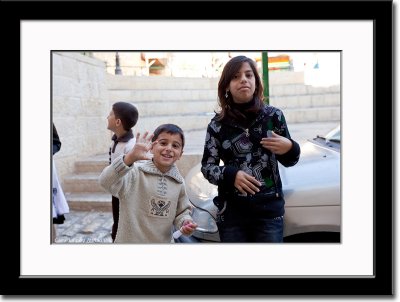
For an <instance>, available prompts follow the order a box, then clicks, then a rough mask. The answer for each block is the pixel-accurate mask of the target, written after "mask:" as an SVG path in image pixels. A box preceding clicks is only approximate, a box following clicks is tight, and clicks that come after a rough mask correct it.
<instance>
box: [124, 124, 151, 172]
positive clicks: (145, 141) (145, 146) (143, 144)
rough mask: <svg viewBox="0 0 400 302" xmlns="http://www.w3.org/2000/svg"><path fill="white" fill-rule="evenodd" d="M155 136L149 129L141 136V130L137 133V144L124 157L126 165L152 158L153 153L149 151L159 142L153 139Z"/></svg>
mask: <svg viewBox="0 0 400 302" xmlns="http://www.w3.org/2000/svg"><path fill="white" fill-rule="evenodd" d="M153 136H154V134H151V135H149V132H148V131H146V132H145V133H144V134H143V136H142V137H140V133H139V132H138V133H137V134H136V143H135V146H134V147H133V148H132V150H131V151H129V152H128V153H127V154H126V155H125V157H124V162H125V164H126V165H128V166H130V165H132V164H133V163H134V162H135V161H138V160H146V159H151V158H152V156H151V154H149V151H150V150H151V147H152V146H153V145H154V144H155V143H156V142H157V141H154V142H152V141H151V139H152V138H153Z"/></svg>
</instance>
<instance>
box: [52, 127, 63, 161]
mask: <svg viewBox="0 0 400 302" xmlns="http://www.w3.org/2000/svg"><path fill="white" fill-rule="evenodd" d="M60 149H61V141H60V137H59V136H58V133H57V129H56V126H54V124H53V155H54V154H56V153H57V152H58V151H60Z"/></svg>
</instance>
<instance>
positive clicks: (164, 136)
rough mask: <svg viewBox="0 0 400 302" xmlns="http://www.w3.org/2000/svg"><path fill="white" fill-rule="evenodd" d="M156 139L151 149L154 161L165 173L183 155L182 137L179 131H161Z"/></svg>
mask: <svg viewBox="0 0 400 302" xmlns="http://www.w3.org/2000/svg"><path fill="white" fill-rule="evenodd" d="M156 141H157V143H155V144H154V145H153V147H152V149H151V151H152V153H153V162H154V164H155V165H156V167H157V168H158V169H159V170H160V171H161V172H163V173H165V172H167V171H168V170H169V169H170V168H171V166H172V165H173V164H174V163H175V162H176V161H177V160H178V159H180V158H181V156H182V153H183V146H182V138H181V136H180V135H179V134H178V133H177V134H170V133H167V132H161V133H160V134H159V135H158V138H157V139H156Z"/></svg>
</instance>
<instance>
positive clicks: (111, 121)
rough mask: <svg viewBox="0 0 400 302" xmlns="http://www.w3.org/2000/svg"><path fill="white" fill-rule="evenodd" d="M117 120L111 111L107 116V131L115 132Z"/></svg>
mask: <svg viewBox="0 0 400 302" xmlns="http://www.w3.org/2000/svg"><path fill="white" fill-rule="evenodd" d="M118 120H119V119H117V118H116V117H115V114H114V111H113V110H111V111H110V113H109V114H108V116H107V129H108V130H111V131H113V132H115V129H116V128H117V123H118Z"/></svg>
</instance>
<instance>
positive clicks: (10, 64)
mask: <svg viewBox="0 0 400 302" xmlns="http://www.w3.org/2000/svg"><path fill="white" fill-rule="evenodd" d="M149 6H156V7H157V11H159V12H160V11H161V12H163V11H165V12H168V14H165V15H162V16H161V18H160V19H163V20H175V19H179V20H180V19H184V20H188V19H190V20H202V19H205V16H207V17H206V19H207V20H237V21H238V22H239V21H240V20H249V19H250V20H253V19H254V20H337V21H338V22H340V21H342V20H373V24H374V38H373V48H374V62H366V64H374V117H373V122H374V126H373V129H374V131H373V133H371V136H372V137H373V146H374V150H373V152H374V155H373V159H374V162H373V168H374V173H373V175H374V181H373V182H374V190H373V200H374V234H373V253H374V257H373V258H374V275H373V276H372V277H369V278H365V277H363V276H351V277H335V276H331V277H329V276H327V277H325V278H315V277H310V278H304V277H301V276H300V277H297V276H291V277H289V278H251V277H238V278H229V277H227V278H219V277H216V278H213V277H207V278H201V277H198V276H197V277H196V276H192V277H191V278H184V277H176V278H162V277H155V278H151V284H153V285H156V286H152V289H151V290H149V287H148V286H149V279H148V278H118V277H113V276H106V277H104V278H99V277H90V276H89V277H82V278H80V277H76V278H73V277H67V276H58V277H56V278H55V277H39V278H36V277H34V276H31V277H29V276H21V274H20V266H21V263H20V253H21V248H23V247H22V246H21V241H20V227H19V226H20V224H21V216H20V211H21V209H20V204H19V203H18V202H16V199H17V198H16V195H17V196H18V197H19V198H21V194H22V192H21V190H22V188H21V182H20V183H19V187H18V189H17V190H11V191H12V193H13V194H12V195H11V196H9V197H7V199H6V200H5V204H4V206H5V211H6V213H7V215H3V218H4V219H2V223H3V230H4V235H3V236H4V237H3V238H4V239H3V240H4V241H3V242H4V243H5V245H6V247H7V258H3V259H5V260H4V261H3V268H2V283H1V294H2V295H142V296H143V295H144V296H171V295H172V296H210V295H212V296H237V295H245V296H254V297H256V296H264V295H274V296H276V295H282V296H294V295H296V296H298V295H313V296H315V295H351V296H354V295H386V296H390V295H393V291H394V289H393V265H394V263H393V214H392V213H393V196H394V194H393V187H392V183H393V182H392V177H393V171H392V169H391V167H393V161H392V160H393V157H392V150H393V141H392V140H391V139H390V138H392V137H393V116H392V114H391V112H392V111H393V87H392V80H393V72H392V66H393V64H392V63H393V62H392V49H393V42H392V33H393V19H392V18H393V17H392V16H393V3H392V1H232V2H231V3H227V2H224V1H213V2H207V1H203V2H202V1H187V2H184V1H176V2H171V1H159V2H155V1H150V2H139V1H122V2H114V1H110V2H107V1H100V2H94V1H87V2H74V1H71V2H58V1H55V2H35V1H27V2H23V1H9V2H1V3H0V7H1V9H0V10H1V11H2V20H1V22H2V31H3V32H5V30H7V31H9V33H8V35H7V37H8V38H7V39H8V42H7V48H6V49H3V50H2V53H3V56H5V57H7V58H8V60H6V62H5V66H4V68H5V70H6V71H7V73H8V77H9V79H11V81H10V82H11V85H10V87H9V89H10V88H11V86H14V87H15V89H13V92H14V93H13V94H11V95H10V96H11V102H10V103H12V105H13V106H15V105H16V104H18V105H19V104H20V102H19V99H20V96H21V92H20V87H21V86H20V85H21V82H20V79H21V75H20V68H21V60H20V48H21V47H22V45H21V44H20V21H21V20H55V19H57V20H114V19H122V20H130V19H135V17H137V19H143V20H146V19H153V18H154V17H153V16H152V15H151V14H150V13H148V7H149ZM211 6H212V8H213V9H209V8H210V7H211ZM227 6H229V7H230V9H229V10H228V9H227ZM240 7H242V8H240ZM243 7H244V8H243ZM246 7H247V8H249V9H246ZM254 7H258V8H260V9H254ZM250 8H251V9H250ZM135 11H136V12H140V14H137V15H136V16H135V15H134V14H133V12H135ZM146 11H147V13H146ZM94 12H95V13H94ZM180 12H186V14H185V15H182V14H181V13H180ZM187 12H193V16H192V13H187ZM299 12H301V13H299ZM249 16H250V17H249ZM3 17H4V18H3ZM189 17H190V18H189ZM157 19H158V18H157ZM378 99H379V102H378ZM20 109H21V108H19V107H18V108H17V109H16V110H20ZM20 122H21V121H20ZM378 125H379V126H378ZM382 129H384V132H385V136H382V135H378V131H379V132H381V130H382ZM38 135H39V134H38ZM43 135H45V134H43ZM46 135H47V133H46ZM22 146H23V141H21V145H20V146H19V147H20V152H21V147H22ZM14 148H15V147H14ZM360 149H362V146H360ZM19 165H20V167H19V168H21V165H22V163H21V162H20V163H19ZM13 170H15V171H20V169H17V167H14V169H13ZM18 178H19V179H21V175H18ZM13 179H14V180H13V181H11V182H10V183H12V182H15V178H13ZM378 188H379V190H378ZM382 192H384V194H383V195H382V194H381V193H382ZM32 202H40V201H38V200H32ZM32 215H34V213H32ZM355 219H356V218H355ZM38 236H40V234H38ZM216 256H218V257H223V255H216ZM38 257H39V258H40V255H38ZM42 261H44V260H42ZM83 279H84V280H83ZM176 284H179V288H178V287H177V286H176Z"/></svg>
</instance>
